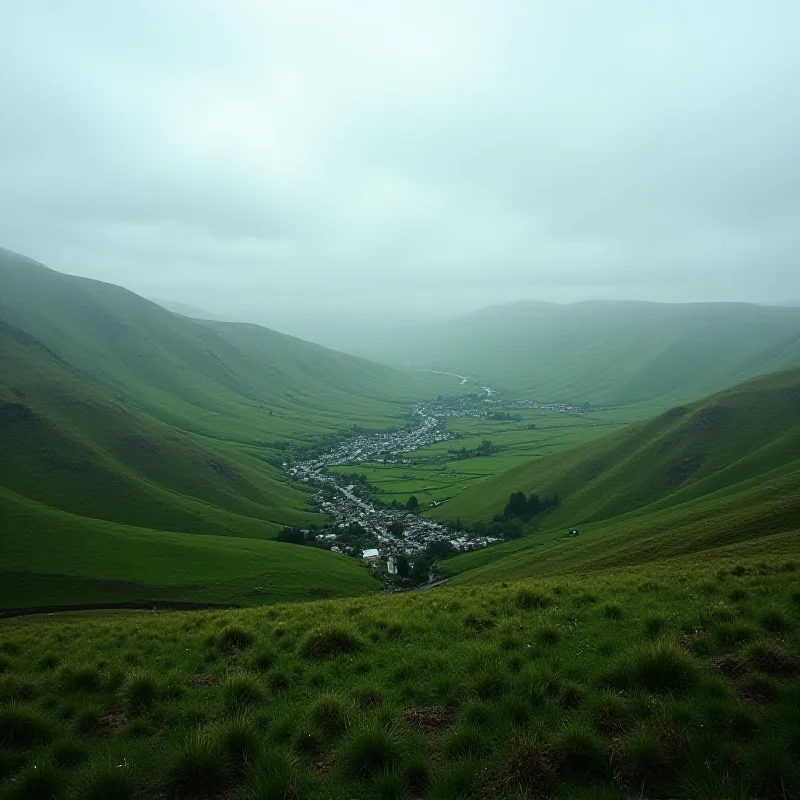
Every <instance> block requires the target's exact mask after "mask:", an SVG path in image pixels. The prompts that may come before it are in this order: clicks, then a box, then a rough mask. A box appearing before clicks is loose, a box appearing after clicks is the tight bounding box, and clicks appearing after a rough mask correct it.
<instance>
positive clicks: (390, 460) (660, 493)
mask: <svg viewBox="0 0 800 800" xmlns="http://www.w3.org/2000/svg"><path fill="white" fill-rule="evenodd" d="M630 311H631V309H627V310H625V312H626V313H628V312H630ZM634 311H636V310H634ZM735 311H737V310H736V309H725V310H724V314H723V315H722V316H723V317H724V318H725V319H726V320H727V317H728V315H729V314H733V313H734V312H735ZM784 311H785V310H778V312H776V314H774V315H773V314H772V312H771V311H763V310H761V309H753V308H746V309H744V310H741V315H740V317H739V322H741V324H743V325H744V326H745V327H747V325H749V324H750V323H751V322H752V320H753V319H754V318H756V317H757V318H760V319H762V321H764V319H766V322H765V324H764V325H763V326H762V333H764V337H762V339H761V345H759V347H761V346H764V347H767V348H771V352H772V353H773V354H774V356H775V358H774V359H772V360H770V359H764V360H761V358H760V356H757V357H756V356H754V357H753V358H754V360H753V361H752V362H751V363H750V366H747V365H746V364H744V362H737V364H735V365H734V364H733V362H732V361H731V359H734V356H735V354H733V352H732V351H730V350H729V349H727V344H726V343H725V342H722V341H719V338H720V337H722V338H724V337H725V336H727V335H728V334H727V332H726V331H727V330H728V328H727V327H726V326H727V324H728V322H726V323H725V325H724V326H722V327H720V328H719V329H718V330H717V333H716V334H715V335H716V336H717V339H718V341H717V348H716V352H717V355H718V356H719V358H720V363H722V362H725V364H727V366H726V367H725V369H723V370H716V372H714V370H711V367H710V366H708V365H710V364H711V363H712V361H713V359H711V361H709V360H708V359H710V358H711V355H710V351H709V352H706V353H704V354H703V353H701V354H700V355H698V356H697V358H698V359H699V360H700V361H703V363H704V364H706V365H707V366H708V369H707V370H706V371H705V372H704V373H703V377H702V380H701V379H698V377H697V372H696V371H695V369H694V366H693V364H694V361H693V360H692V359H693V358H694V356H692V355H690V354H689V353H688V351H687V350H686V349H683V344H682V343H681V342H682V340H681V339H680V337H679V338H678V339H673V340H672V344H671V345H669V347H670V348H673V347H674V348H677V349H676V350H675V352H674V353H673V355H672V356H669V361H670V364H671V367H670V369H669V370H667V369H666V367H665V362H664V355H663V353H656V352H655V351H651V350H649V349H648V348H650V347H652V346H653V342H654V341H655V340H657V339H659V337H663V335H664V333H665V329H664V327H663V320H664V318H670V317H671V316H672V315H673V314H677V315H678V316H679V317H680V316H681V315H688V318H691V317H692V315H693V314H694V309H681V310H678V311H675V310H673V309H668V310H666V311H665V310H663V309H659V310H658V313H657V314H655V315H654V319H655V324H654V326H653V329H652V330H651V331H650V334H649V335H647V336H645V335H644V334H641V335H640V334H638V333H637V334H636V335H635V336H634V337H633V338H634V339H635V340H636V341H635V342H634V343H633V344H631V345H630V348H629V350H627V351H626V356H625V358H624V359H621V360H620V357H619V354H616V355H614V356H613V359H612V360H613V361H614V364H613V369H612V366H610V365H609V363H606V364H605V365H603V363H602V359H600V360H599V361H598V364H597V365H595V366H597V369H598V370H599V371H600V372H602V373H603V375H604V376H605V377H603V378H602V380H600V379H598V380H597V381H593V380H591V379H590V380H589V381H588V383H587V382H586V381H585V380H584V379H581V380H580V381H577V382H573V381H572V379H571V378H569V376H568V373H569V371H570V370H571V369H573V368H575V367H574V365H573V366H570V364H573V362H572V361H570V359H572V358H574V359H575V360H578V361H579V360H580V359H581V358H582V357H583V356H584V354H583V352H582V349H583V345H581V344H580V343H576V342H573V343H572V344H571V345H570V347H571V348H572V349H570V348H567V349H568V351H569V354H570V357H569V358H565V364H566V366H564V367H563V369H562V368H557V366H556V365H555V364H550V365H548V366H547V374H546V375H543V373H542V372H541V371H540V369H539V367H536V366H535V365H533V366H531V365H530V363H528V365H527V366H526V365H525V364H522V363H521V362H519V360H517V362H515V365H514V367H513V369H514V370H515V372H514V375H515V376H516V377H515V378H514V379H513V380H511V377H512V373H511V372H507V371H506V369H511V368H510V367H508V363H509V362H508V361H507V360H504V358H501V357H500V356H498V357H497V358H494V357H493V358H492V359H490V360H488V361H487V360H485V359H484V357H483V355H482V352H483V351H482V350H481V348H480V347H478V346H477V345H475V346H474V347H473V348H472V349H473V352H472V353H468V354H466V355H469V356H470V357H469V358H466V356H465V353H464V351H463V350H462V352H461V354H460V355H459V354H458V353H456V352H455V351H452V352H451V353H450V356H452V361H451V360H450V358H446V357H444V356H443V355H438V356H435V357H432V358H431V359H426V361H425V363H423V364H422V366H421V368H420V366H415V364H417V365H418V364H419V363H420V361H421V359H420V361H417V362H413V361H412V362H411V363H409V362H408V361H403V362H401V363H400V365H399V366H398V367H397V368H395V367H392V366H389V365H386V364H380V363H376V362H370V361H366V360H364V359H361V358H356V357H353V356H348V355H345V354H342V353H336V352H333V351H329V350H326V349H325V348H322V347H318V346H316V345H312V344H310V343H308V342H302V341H300V340H296V339H292V338H291V337H286V336H284V335H282V334H280V333H277V332H275V331H270V330H268V329H264V328H260V327H258V326H251V325H241V324H231V323H224V322H219V321H203V320H193V319H189V318H186V317H182V316H180V315H176V314H173V313H171V312H169V311H167V310H165V309H163V308H161V307H160V306H157V305H155V304H153V303H150V302H148V301H146V300H144V299H143V298H139V297H137V296H136V295H133V294H132V293H130V292H126V291H125V290H122V289H120V288H119V287H114V286H110V285H108V284H101V283H98V282H96V281H87V280H85V279H76V278H71V277H70V276H66V275H61V274H59V273H55V272H53V271H51V270H48V269H46V268H45V267H43V266H42V265H38V264H36V263H35V262H30V261H29V260H27V259H24V258H23V257H21V256H16V255H14V254H5V253H3V252H0V366H2V371H0V452H2V456H3V457H2V459H0V526H1V528H0V617H1V616H3V615H8V616H9V617H10V618H6V619H3V618H0V797H2V800H6V798H8V800H29V799H30V800H33V799H34V798H47V800H51V799H52V798H59V797H65V798H67V800H71V798H76V800H77V798H81V800H84V798H90V799H91V798H96V800H149V798H154V799H155V798H160V797H188V798H198V800H199V799H200V798H207V797H222V796H225V797H231V798H234V797H237V798H238V797H241V798H246V799H247V800H264V799H266V798H268V799H269V800H275V798H279V799H280V800H300V798H303V799H304V798H312V800H329V799H330V798H341V799H342V800H345V798H363V799H364V800H382V799H383V798H387V800H388V799H389V798H396V799H398V800H411V798H416V797H430V798H431V800H461V798H470V797H479V796H484V797H498V798H503V800H519V799H520V798H532V797H540V796H541V797H544V796H547V797H550V796H553V797H562V796H563V797H588V796H591V797H597V796H602V797H606V796H608V797H609V798H611V797H614V798H620V799H621V798H625V797H631V796H641V797H645V796H675V797H687V798H688V797H696V796H699V797H718V796H726V797H727V796H731V797H742V798H745V797H780V798H785V797H789V796H793V795H794V794H796V792H795V789H796V788H798V787H800V767H798V764H799V763H800V758H798V754H800V729H798V727H797V719H798V715H797V698H798V691H799V690H800V684H799V683H798V681H800V640H798V636H799V635H800V584H799V583H798V577H797V576H798V574H800V568H799V567H798V562H800V529H799V528H798V519H800V456H798V453H800V422H798V420H800V370H799V369H798V368H797V367H795V368H793V369H786V370H784V371H773V372H768V370H767V367H769V366H775V365H778V364H779V363H782V360H783V359H786V360H787V361H788V363H787V364H786V366H790V367H791V366H794V365H793V359H794V358H795V355H794V354H795V353H796V352H797V351H796V346H795V345H796V340H795V339H794V338H793V337H794V336H795V334H794V333H793V328H792V326H793V325H794V318H793V317H790V316H783V314H784ZM548 313H549V312H548ZM554 313H555V312H554ZM559 313H561V312H559ZM489 316H490V317H491V314H490V315H489ZM568 316H569V315H568ZM587 316H591V315H587ZM600 316H601V317H602V320H601V323H602V325H603V326H606V327H607V326H608V325H609V324H610V323H609V322H608V320H607V318H606V317H605V315H604V314H601V315H600ZM634 316H635V317H636V318H637V319H636V324H637V325H645V322H646V319H644V318H643V317H642V316H639V315H638V311H636V313H634ZM645 316H646V315H645ZM712 316H713V315H712ZM734 316H737V315H736V314H734ZM513 318H514V317H513V315H509V314H506V315H505V316H504V317H503V320H502V321H503V324H502V325H498V326H497V327H496V328H495V329H494V334H496V336H495V338H494V342H495V344H493V345H492V347H494V348H495V349H496V350H497V351H498V352H501V351H502V352H504V353H505V352H506V351H507V350H508V348H509V346H508V345H507V344H503V342H504V338H503V337H504V336H505V333H504V327H505V326H507V325H508V324H510V322H512V321H513ZM550 320H551V322H550V323H549V324H553V325H555V326H556V327H558V324H559V323H553V322H552V320H553V318H552V317H551V318H550ZM748 320H749V321H748ZM628 323H630V319H629V320H628ZM628 323H626V324H628ZM483 324H484V322H481V325H483ZM527 324H528V323H526V325H527ZM537 324H538V323H537ZM712 327H713V326H712ZM470 330H471V329H470ZM570 330H572V329H570ZM562 332H564V331H562ZM462 333H463V332H462ZM564 333H565V332H564ZM572 333H574V330H572ZM572 333H570V336H571V335H572ZM494 334H493V335H494ZM484 335H487V336H488V334H486V331H484ZM526 335H527V334H526ZM543 335H544V334H542V336H543ZM591 335H592V336H595V335H597V334H596V331H595V332H594V333H592V334H591ZM627 336H631V334H630V330H628V334H627ZM565 337H566V338H567V339H569V336H567V335H566V333H565ZM636 337H638V339H637V338H636ZM776 337H777V338H776ZM445 341H446V337H444V338H440V339H432V340H431V342H430V344H431V348H433V349H436V350H437V351H441V349H442V347H443V344H444V343H445ZM459 341H460V340H459ZM619 341H620V343H621V342H622V340H619ZM647 342H649V343H650V344H648V345H647V347H642V345H643V344H644V343H647ZM408 344H409V345H410V344H411V343H408ZM689 344H690V343H689V342H688V341H687V342H686V345H687V347H688V346H689ZM620 346H621V344H620ZM558 347H563V341H562V342H561V343H560V344H558V345H556V344H555V343H554V344H553V348H555V349H557V348H558ZM410 349H413V348H410ZM656 349H657V348H656ZM526 352H527V353H528V354H529V355H530V352H531V351H530V350H529V351H526ZM726 353H727V355H726ZM751 353H755V350H752V351H751ZM715 357H717V356H715ZM626 359H627V360H626ZM637 359H638V361H639V366H638V367H636V368H633V367H632V362H633V361H636V360H637ZM726 359H727V360H726ZM734 360H735V359H734ZM645 362H646V363H645ZM526 363H527V362H526ZM504 364H505V366H504ZM684 367H685V368H684ZM592 368H594V366H593V367H592ZM629 368H630V369H629ZM575 369H578V368H575ZM580 369H583V367H580ZM586 369H589V367H586ZM704 369H706V368H705V367H704ZM623 370H628V384H627V388H624V389H619V388H618V386H622V385H623V383H624V381H623V383H619V385H618V384H617V383H616V382H617V381H622V380H623V379H622V377H621V375H622V371H623ZM726 370H727V371H726ZM614 371H616V372H614ZM712 372H714V374H711V373H712ZM762 372H767V374H761V373H762ZM606 373H608V374H606ZM611 373H614V374H611ZM734 373H735V375H736V377H737V380H729V378H731V377H732V376H733V375H734ZM726 375H727V376H728V377H725V376H726ZM749 375H752V376H753V377H750V378H749V379H748V380H742V378H745V377H748V376H749ZM472 376H476V377H472ZM495 376H497V377H498V378H499V380H498V381H497V382H495V381H494V377H495ZM589 386H591V387H593V390H592V391H587V387H589ZM509 387H510V388H509ZM708 387H711V388H712V390H713V391H712V393H708V392H706V391H705V390H706V388H708ZM594 389H596V390H597V391H594ZM704 392H705V393H704ZM673 400H675V401H676V402H673ZM676 403H677V404H676ZM512 499H513V500H514V502H511V501H512ZM439 578H444V579H446V582H445V585H441V583H440V582H439V581H438V580H437V581H435V585H434V588H432V589H431V590H430V591H425V592H422V593H418V592H405V591H402V592H397V591H395V590H397V589H403V590H406V589H411V588H414V587H416V586H419V585H424V586H427V585H428V584H427V583H426V582H428V581H430V580H431V579H439ZM387 590H388V591H387ZM71 607H78V608H84V609H87V608H91V609H93V610H84V611H78V612H65V613H56V612H57V611H58V610H59V609H67V608H71ZM169 607H175V608H184V609H191V608H195V609H196V608H198V607H205V610H191V611H190V610H186V611H182V612H180V613H178V612H174V611H173V612H168V611H164V610H161V609H165V608H169ZM143 609H147V610H143ZM42 610H46V611H47V613H46V614H43V613H36V612H37V611H38V612H41V611H42ZM20 612H22V613H24V614H26V616H14V615H15V614H18V613H20ZM154 754H155V755H154ZM742 765H744V766H742Z"/></svg>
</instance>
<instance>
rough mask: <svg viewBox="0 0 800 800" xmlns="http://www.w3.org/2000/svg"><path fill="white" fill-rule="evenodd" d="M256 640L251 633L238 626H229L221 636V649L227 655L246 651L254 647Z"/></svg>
mask: <svg viewBox="0 0 800 800" xmlns="http://www.w3.org/2000/svg"><path fill="white" fill-rule="evenodd" d="M255 640H256V637H255V636H254V635H253V634H252V633H250V631H248V630H245V629H244V628H240V627H239V626H238V625H228V627H226V628H224V629H223V631H222V633H220V635H219V649H220V650H222V651H223V652H225V653H233V652H236V651H237V650H246V649H247V648H248V647H252V646H253V643H254V642H255Z"/></svg>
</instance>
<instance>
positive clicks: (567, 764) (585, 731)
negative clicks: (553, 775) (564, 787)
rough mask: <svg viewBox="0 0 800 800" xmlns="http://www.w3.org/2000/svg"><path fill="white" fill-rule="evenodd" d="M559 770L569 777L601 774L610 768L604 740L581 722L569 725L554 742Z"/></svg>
mask: <svg viewBox="0 0 800 800" xmlns="http://www.w3.org/2000/svg"><path fill="white" fill-rule="evenodd" d="M553 750H554V753H555V757H556V761H557V763H558V769H559V770H560V771H561V772H562V773H566V774H569V775H587V774H600V773H602V772H604V771H605V770H606V769H607V768H608V753H607V751H606V748H605V746H604V744H603V740H602V739H601V738H600V737H599V736H598V735H597V734H596V733H595V732H594V731H593V730H592V729H591V728H589V727H586V726H585V725H584V724H582V723H580V722H573V723H570V724H569V725H567V727H566V728H564V730H563V731H561V733H560V734H559V735H558V736H557V737H556V739H555V741H554V742H553Z"/></svg>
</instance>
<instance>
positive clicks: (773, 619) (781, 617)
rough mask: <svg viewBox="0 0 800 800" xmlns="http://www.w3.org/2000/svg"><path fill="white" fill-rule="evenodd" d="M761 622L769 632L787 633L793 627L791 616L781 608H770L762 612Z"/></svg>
mask: <svg viewBox="0 0 800 800" xmlns="http://www.w3.org/2000/svg"><path fill="white" fill-rule="evenodd" d="M759 622H760V623H761V627H762V628H763V629H764V630H765V631H768V632H769V633H786V631H788V630H789V629H790V628H791V624H790V622H789V618H788V617H787V616H786V614H784V613H783V611H781V610H780V609H779V608H768V609H767V610H766V611H764V612H763V613H762V614H761V617H760V618H759Z"/></svg>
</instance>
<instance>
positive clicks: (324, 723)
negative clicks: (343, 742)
mask: <svg viewBox="0 0 800 800" xmlns="http://www.w3.org/2000/svg"><path fill="white" fill-rule="evenodd" d="M311 719H312V720H313V721H314V722H315V724H317V725H319V727H320V728H322V729H323V730H325V731H328V732H337V731H341V730H344V728H345V727H346V726H347V711H346V710H345V705H344V702H343V701H342V699H341V697H339V695H337V694H333V693H331V692H327V693H326V694H323V695H320V696H319V697H318V698H317V699H316V700H315V701H314V704H313V705H312V706H311Z"/></svg>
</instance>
